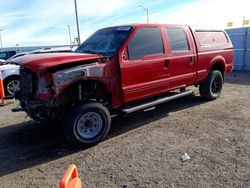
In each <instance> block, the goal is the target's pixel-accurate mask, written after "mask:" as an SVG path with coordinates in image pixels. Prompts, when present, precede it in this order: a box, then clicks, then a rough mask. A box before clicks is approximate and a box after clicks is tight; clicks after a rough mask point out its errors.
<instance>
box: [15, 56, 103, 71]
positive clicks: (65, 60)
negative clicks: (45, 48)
mask: <svg viewBox="0 0 250 188" xmlns="http://www.w3.org/2000/svg"><path fill="white" fill-rule="evenodd" d="M102 57H103V56H101V55H98V54H81V53H47V54H31V55H25V56H22V57H18V58H15V59H14V60H13V62H12V63H14V64H18V65H23V66H25V67H27V68H28V69H30V70H32V71H34V72H45V71H46V70H47V69H48V68H52V67H56V66H59V65H60V66H61V65H68V64H71V63H74V64H76V63H79V64H80V63H82V61H88V60H92V61H93V60H98V59H99V58H102Z"/></svg>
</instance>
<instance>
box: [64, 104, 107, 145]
mask: <svg viewBox="0 0 250 188" xmlns="http://www.w3.org/2000/svg"><path fill="white" fill-rule="evenodd" d="M68 113H69V115H68V117H66V118H65V121H64V123H63V130H64V134H65V136H66V138H67V139H68V140H69V141H70V142H71V143H73V144H76V145H90V144H96V143H98V142H100V141H101V140H102V139H104V138H105V137H106V136H107V134H108V132H109V130H110V123H111V118H110V113H109V111H108V109H107V108H106V107H105V106H103V105H102V104H100V103H94V102H93V103H87V104H84V105H81V106H77V107H75V108H73V109H72V110H71V111H68Z"/></svg>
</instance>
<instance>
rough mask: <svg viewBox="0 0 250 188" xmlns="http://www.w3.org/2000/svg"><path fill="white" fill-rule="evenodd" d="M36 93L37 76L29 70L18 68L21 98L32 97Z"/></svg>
mask: <svg viewBox="0 0 250 188" xmlns="http://www.w3.org/2000/svg"><path fill="white" fill-rule="evenodd" d="M36 91H37V76H36V74H35V73H32V72H31V71H30V70H29V69H26V68H24V67H21V68H20V94H21V96H26V97H34V96H35V94H36Z"/></svg>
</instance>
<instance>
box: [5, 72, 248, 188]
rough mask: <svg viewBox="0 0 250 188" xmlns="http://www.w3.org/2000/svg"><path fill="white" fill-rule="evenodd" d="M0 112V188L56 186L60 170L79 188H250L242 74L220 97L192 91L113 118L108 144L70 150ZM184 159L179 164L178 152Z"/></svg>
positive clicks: (55, 137) (49, 131) (56, 137)
mask: <svg viewBox="0 0 250 188" xmlns="http://www.w3.org/2000/svg"><path fill="white" fill-rule="evenodd" d="M11 102H13V104H10V105H8V106H5V107H0V182H1V185H0V187H6V188H7V187H8V188H10V187H15V188H16V187H19V188H24V187H25V188H26V187H58V186H59V181H60V178H61V177H62V176H63V174H64V172H65V170H66V169H67V167H68V165H69V164H71V163H74V164H76V165H77V166H78V170H79V176H80V177H81V179H82V181H83V184H84V187H124V188H125V187H250V73H233V74H231V75H230V76H228V77H227V78H226V84H225V85H224V89H223V92H222V95H221V97H220V98H218V99H217V100H215V101H211V102H205V101H203V100H201V98H200V97H199V95H198V92H197V89H196V94H195V95H193V96H189V97H185V98H182V99H178V100H175V101H172V102H169V103H165V104H163V105H159V106H157V108H156V109H155V110H153V111H149V112H138V113H135V114H132V115H130V116H127V117H117V118H114V119H113V123H112V130H111V133H110V134H109V137H108V139H106V140H105V141H103V142H101V143H99V144H98V145H96V146H94V147H91V148H81V149H76V148H73V147H72V146H70V145H69V144H68V143H67V142H66V141H65V139H64V137H63V135H62V131H61V130H60V129H58V128H53V125H45V126H44V125H43V126H42V125H40V124H37V123H35V122H34V121H31V120H30V119H29V118H26V117H25V114H24V113H12V112H10V109H11V108H13V107H15V106H16V105H17V103H16V102H15V101H11ZM185 152H186V153H188V155H190V156H191V159H190V160H187V161H185V162H182V160H181V156H182V155H183V154H184V153H185Z"/></svg>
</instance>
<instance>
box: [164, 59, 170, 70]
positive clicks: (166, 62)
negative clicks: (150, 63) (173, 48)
mask: <svg viewBox="0 0 250 188" xmlns="http://www.w3.org/2000/svg"><path fill="white" fill-rule="evenodd" d="M164 67H165V68H168V67H169V59H165V60H164Z"/></svg>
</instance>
